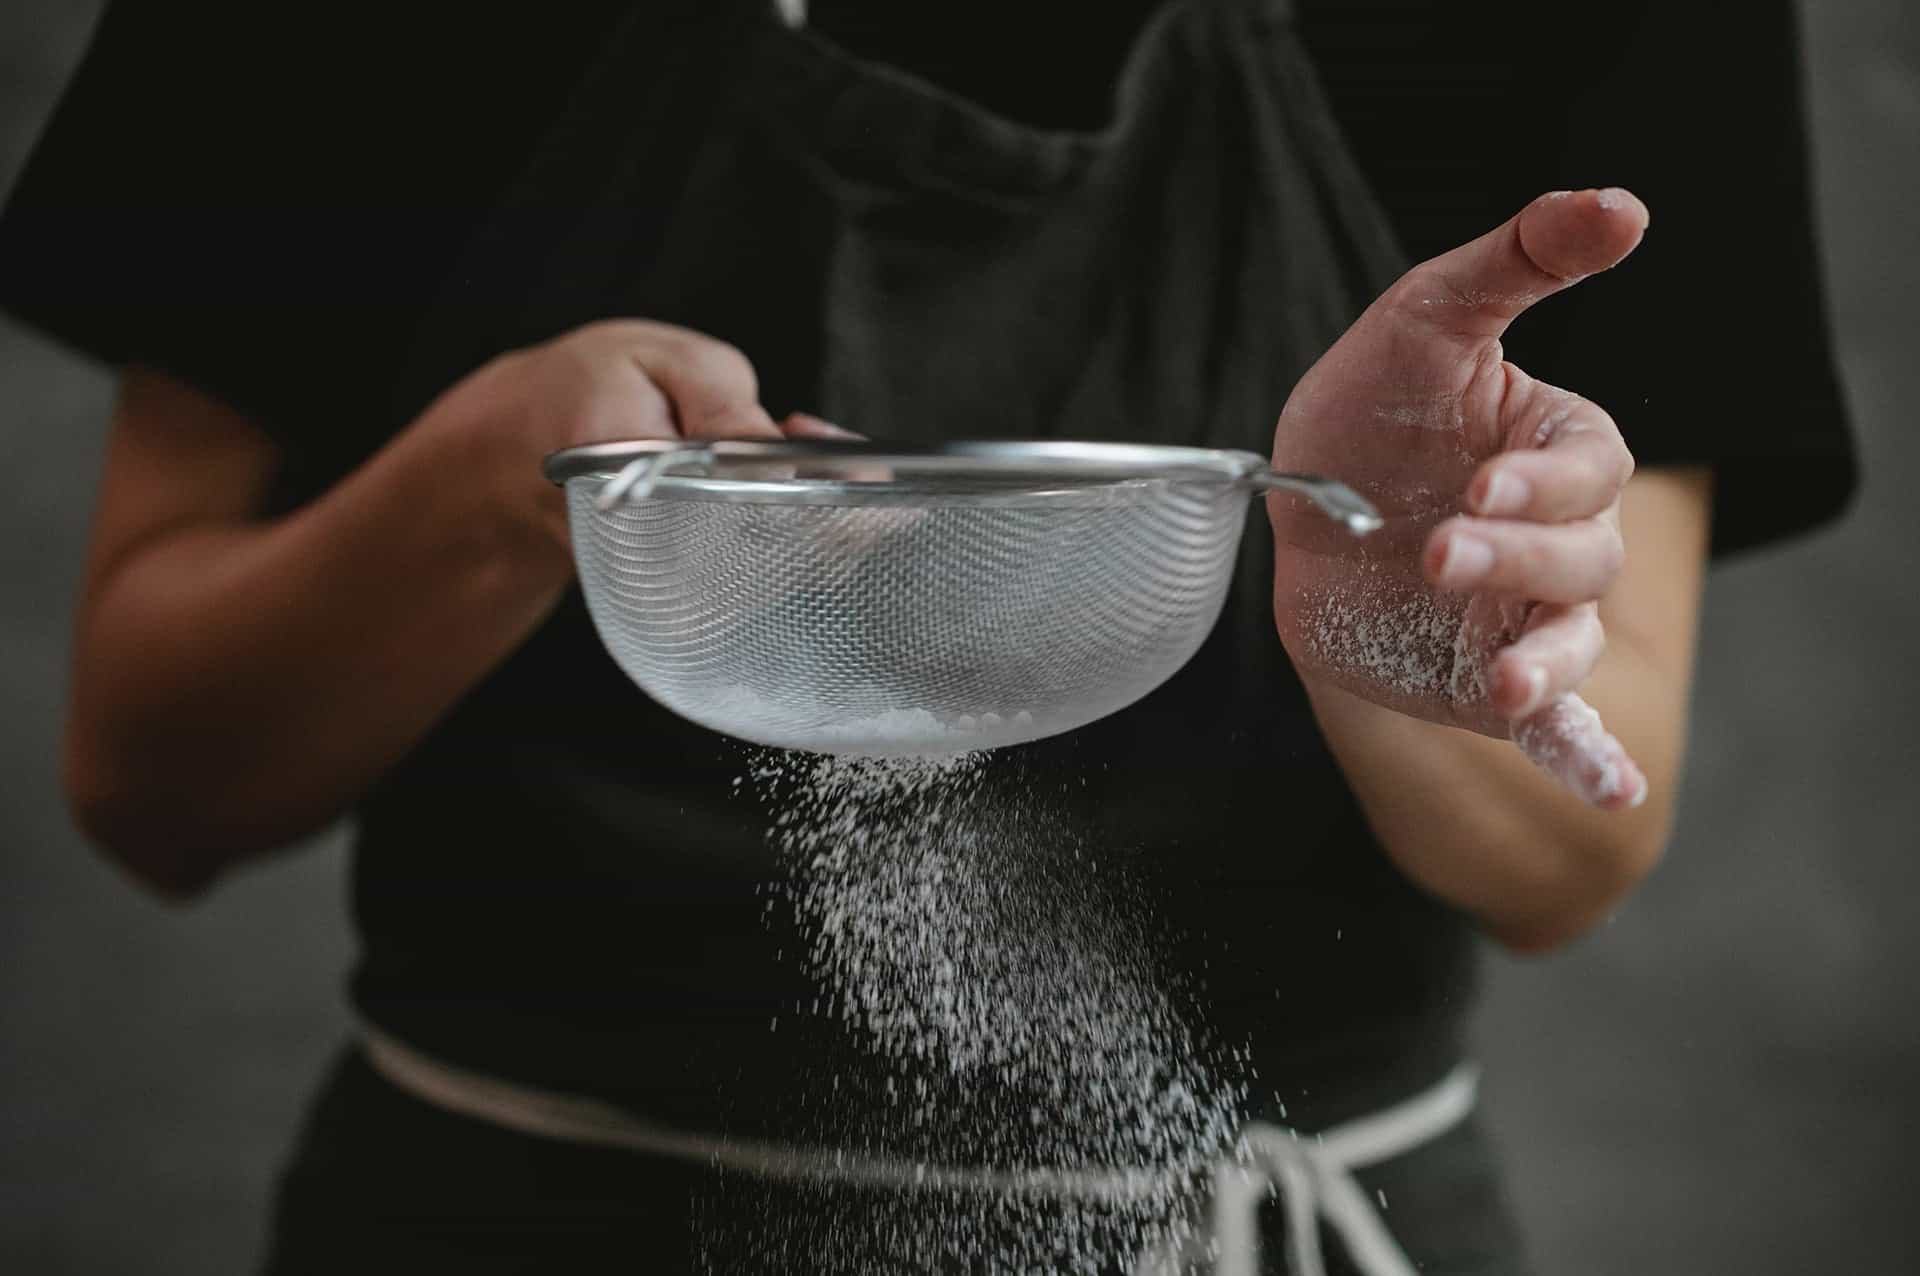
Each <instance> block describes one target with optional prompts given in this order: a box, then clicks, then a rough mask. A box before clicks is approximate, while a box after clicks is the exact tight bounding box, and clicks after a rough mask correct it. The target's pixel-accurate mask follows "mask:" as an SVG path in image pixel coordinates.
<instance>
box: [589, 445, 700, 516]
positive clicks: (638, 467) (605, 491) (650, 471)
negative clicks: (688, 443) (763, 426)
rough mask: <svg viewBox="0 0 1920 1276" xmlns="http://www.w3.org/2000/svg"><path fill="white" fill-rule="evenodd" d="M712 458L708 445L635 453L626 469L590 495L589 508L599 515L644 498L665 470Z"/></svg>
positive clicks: (649, 493) (650, 492) (664, 473)
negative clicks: (590, 505)
mask: <svg viewBox="0 0 1920 1276" xmlns="http://www.w3.org/2000/svg"><path fill="white" fill-rule="evenodd" d="M712 459H713V449H712V448H709V447H683V448H674V449H673V450H671V451H668V452H652V453H649V454H648V455H646V456H636V457H635V458H633V460H631V461H629V462H627V465H626V468H625V469H623V470H621V471H620V472H619V473H618V474H616V475H614V476H613V477H612V478H610V479H608V480H607V482H606V486H604V487H602V488H601V489H600V490H599V491H598V492H597V493H595V494H594V498H593V507H594V508H595V509H597V510H599V511H600V512H601V513H602V514H605V513H606V512H607V511H609V510H611V509H613V508H614V506H616V505H626V504H628V503H630V502H633V501H644V500H646V499H647V497H648V496H649V495H651V494H652V492H653V485H654V484H655V483H658V482H659V481H660V480H661V479H662V478H664V477H666V473H667V471H668V470H670V469H672V468H673V467H674V466H676V465H684V464H686V463H687V462H689V461H700V462H707V461H711V460H712Z"/></svg>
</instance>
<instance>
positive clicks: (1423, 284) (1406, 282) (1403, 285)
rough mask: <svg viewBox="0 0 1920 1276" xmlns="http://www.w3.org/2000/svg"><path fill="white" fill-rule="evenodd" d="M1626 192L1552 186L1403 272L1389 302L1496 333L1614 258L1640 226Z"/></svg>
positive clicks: (1417, 314) (1469, 332)
mask: <svg viewBox="0 0 1920 1276" xmlns="http://www.w3.org/2000/svg"><path fill="white" fill-rule="evenodd" d="M1647 221H1648V214H1647V208H1646V205H1644V204H1642V203H1641V202H1640V201H1639V200H1638V199H1637V198H1635V197H1634V196H1633V195H1632V194H1631V193H1630V192H1628V191H1624V190H1621V189H1619V188H1618V187H1609V188H1608V189H1606V190H1585V191H1555V192H1553V193H1552V194H1549V195H1542V196H1541V197H1540V198H1539V199H1536V200H1534V201H1533V202H1532V203H1531V204H1528V205H1527V206H1526V207H1525V208H1524V209H1522V210H1521V211H1520V213H1519V215H1518V216H1516V217H1514V218H1513V219H1512V220H1511V221H1509V222H1507V223H1506V224H1505V225H1504V226H1501V227H1500V228H1499V229H1498V230H1495V231H1491V232H1489V233H1487V234H1485V235H1482V236H1481V237H1480V238H1479V239H1476V240H1474V241H1473V242H1472V243H1469V244H1463V245H1461V246H1460V247H1459V248H1456V249H1454V250H1453V251H1452V252H1449V253H1444V254H1442V255H1441V256H1439V257H1435V258H1433V259H1432V260H1431V261H1427V262H1425V263H1423V264H1421V265H1419V266H1416V267H1414V268H1413V269H1412V270H1411V271H1408V272H1407V274H1406V275H1405V276H1403V277H1402V278H1401V280H1400V282H1399V283H1397V284H1395V285H1394V287H1393V288H1392V289H1391V290H1390V291H1389V292H1388V294H1387V301H1388V304H1389V305H1390V306H1392V308H1394V309H1395V310H1397V311H1400V312H1401V313H1403V314H1405V315H1407V316H1408V317H1410V318H1414V319H1417V320H1419V321H1421V322H1423V323H1427V324H1431V325H1433V326H1435V327H1438V328H1440V329H1442V330H1443V331H1445V332H1447V333H1449V334H1452V335H1458V336H1463V337H1473V338H1497V337H1499V336H1500V334H1501V333H1503V332H1505V331H1506V328H1507V325H1508V324H1510V323H1512V322H1513V320H1514V319H1515V318H1516V317H1518V316H1519V315H1520V314H1521V313H1522V312H1523V311H1525V310H1526V309H1527V307H1529V306H1531V305H1533V304H1534V303H1535V302H1537V301H1539V300H1541V299H1542V298H1543V297H1550V296H1552V295H1553V294H1554V293H1556V292H1559V291H1560V290H1561V289H1563V288H1566V287H1569V286H1571V285H1572V284H1574V283H1577V282H1578V281H1580V280H1581V279H1584V278H1586V277H1587V276H1588V275H1592V274H1597V273H1598V272H1600V271H1602V270H1606V269H1607V268H1608V267H1610V266H1613V265H1614V264H1615V263H1617V262H1619V261H1620V260H1621V259H1622V258H1623V257H1625V256H1626V255H1627V254H1628V253H1630V252H1632V251H1633V249H1634V247H1635V246H1636V245H1638V244H1639V242H1640V237H1641V236H1642V235H1643V234H1645V233H1646V229H1647Z"/></svg>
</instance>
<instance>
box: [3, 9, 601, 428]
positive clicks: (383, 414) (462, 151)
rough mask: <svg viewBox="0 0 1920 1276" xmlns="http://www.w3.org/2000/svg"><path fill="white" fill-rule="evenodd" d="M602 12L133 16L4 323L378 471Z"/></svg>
mask: <svg viewBox="0 0 1920 1276" xmlns="http://www.w3.org/2000/svg"><path fill="white" fill-rule="evenodd" d="M611 8H612V5H611V4H602V5H601V6H599V10H598V11H597V12H598V13H599V15H600V16H602V17H604V15H605V13H606V12H607V11H609V10H611ZM595 13H596V10H595V9H594V8H593V7H592V6H571V7H570V6H561V7H560V10H559V11H556V12H549V11H542V15H541V16H540V17H539V19H538V20H537V21H534V22H526V21H525V19H526V15H525V14H523V13H514V6H461V7H459V8H457V9H456V8H455V7H453V6H451V5H446V6H438V5H432V4H427V5H400V6H392V7H390V8H387V9H377V8H366V7H362V6H338V7H329V6H320V7H318V8H314V7H307V8H296V9H286V8H284V7H275V6H265V5H254V6H240V5H234V4H228V3H210V2H209V0H198V2H191V0H176V2H175V3H166V4H162V3H157V2H155V0H115V2H114V3H112V4H110V6H109V7H108V9H107V11H106V13H105V15H104V16H103V18H102V20H101V23H100V25H99V27H98V29H97V30H96V31H95V33H94V38H93V40H92V43H91V44H90V46H89V49H88V52H87V54H86V56H85V57H84V59H83V61H82V63H81V65H80V67H79V69H78V71H77V72H76V74H75V75H74V77H73V79H72V80H71V82H70V83H69V85H68V87H67V89H66V92H65V93H64V95H63V96H62V99H61V101H60V102H59V104H58V106H57V107H56V109H55V111H54V114H53V117H52V119H51V120H50V122H49V124H48V126H47V128H46V129H45V131H44V132H43V134H42V135H41V137H40V139H39V142H38V144H37V145H36V147H35V149H34V151H33V153H32V155H31V156H30V158H29V160H28V163H27V166H26V168H25V169H24V170H23V172H22V174H21V177H20V180H19V182H18V183H17V185H16V187H15V189H14V190H13V192H12V194H11V196H10V198H9V201H8V204H7V206H6V209H5V211H4V214H0V306H3V307H4V308H5V309H6V310H7V311H8V312H10V313H11V314H13V315H14V316H15V317H17V318H19V319H20V320H22V321H24V322H25V323H27V324H29V325H30V326H33V327H36V328H38V329H40V330H41V331H43V332H45V333H47V334H48V335H50V336H52V337H54V338H55V339H57V340H59V341H61V342H63V343H65V344H67V345H69V346H70V347H72V348H74V349H75V350H77V351H79V352H81V353H83V354H86V355H90V356H92V357H94V358H97V359H100V360H103V361H106V362H108V363H112V364H124V363H129V362H140V363H145V364H151V365H155V366H158V367H160V368H162V369H165V370H166V371H168V372H170V373H172V374H174V375H176V376H179V377H181V378H182V379H184V380H187V381H189V382H191V383H193V384H195V385H197V386H199V387H200V388H202V389H204V390H206V391H207V392H209V393H211V394H214V395H216V396H217V397H219V398H221V399H223V400H225V401H227V402H229V403H231V404H233V405H234V406H235V407H237V408H238V409H240V410H241V411H242V412H244V413H246V414H247V415H249V416H250V417H251V418H252V419H254V420H255V421H256V422H258V423H259V424H261V425H262V426H263V427H264V428H266V429H267V430H268V431H269V432H270V433H272V434H274V435H275V436H276V438H277V439H278V440H279V441H280V442H282V443H283V444H285V445H288V446H290V447H296V448H299V447H309V448H310V447H321V448H323V449H331V450H338V451H355V450H364V448H365V447H366V446H367V445H369V444H371V443H372V442H375V441H377V440H378V439H379V438H381V437H383V436H384V434H385V433H388V432H390V431H391V429H392V428H395V427H394V422H393V421H391V420H390V419H388V417H387V409H388V408H389V406H390V405H388V404H387V403H385V402H384V401H383V400H382V397H381V396H382V391H383V389H384V387H386V386H387V385H388V384H389V383H390V381H391V378H392V375H393V373H394V370H395V369H396V367H397V366H398V365H399V364H400V362H401V361H402V360H403V358H404V352H405V349H406V348H407V343H408V341H409V339H410V336H411V333H412V330H413V327H414V325H415V324H416V323H417V322H418V320H419V318H420V316H421V315H422V314H423V313H424V312H425V311H426V309H427V307H428V306H429V304H430V302H431V299H432V297H433V296H434V294H435V292H436V290H437V288H438V287H439V285H440V284H441V282H442V279H443V276H444V275H445V273H446V271H447V270H448V269H449V268H450V267H451V265H452V263H453V262H454V261H455V260H456V254H457V252H458V250H459V249H460V247H461V246H462V245H463V244H464V243H465V242H466V240H467V238H468V237H469V236H470V234H471V233H472V231H473V229H474V228H475V227H476V226H477V225H478V224H479V223H480V221H481V219H482V218H483V217H484V216H485V214H486V212H487V210H488V209H489V208H490V207H491V205H492V203H493V201H494V200H495V198H496V197H497V194H498V192H499V191H500V190H501V189H502V188H503V187H504V185H505V184H506V183H507V182H508V181H509V180H510V179H511V178H512V176H513V175H514V173H515V172H517V171H518V169H519V167H520V166H522V165H523V164H524V163H525V162H526V158H527V154H528V151H529V148H530V147H531V145H532V144H533V141H534V139H536V138H537V137H538V136H539V134H540V131H541V130H542V129H543V128H544V127H545V126H546V124H547V123H548V122H549V120H550V119H551V117H552V114H553V113H554V112H555V111H556V110H557V109H558V104H559V103H560V102H561V101H563V100H564V96H565V93H566V92H567V90H568V89H569V88H570V86H571V83H572V80H573V79H574V77H576V76H577V75H578V74H579V72H580V70H581V66H580V62H579V60H580V59H581V58H583V57H585V56H586V55H587V52H588V50H587V48H586V45H587V42H588V40H589V38H590V34H591V31H592V19H593V17H594V16H595ZM349 15H352V16H349ZM516 20H518V21H516ZM523 26H524V28H525V29H524V30H523V29H521V28H522V27H523Z"/></svg>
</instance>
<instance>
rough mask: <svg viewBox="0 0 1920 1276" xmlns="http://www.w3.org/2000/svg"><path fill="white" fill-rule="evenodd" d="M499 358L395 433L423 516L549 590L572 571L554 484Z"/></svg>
mask: <svg viewBox="0 0 1920 1276" xmlns="http://www.w3.org/2000/svg"><path fill="white" fill-rule="evenodd" d="M516 358H517V356H515V355H503V356H501V357H500V358H498V359H496V360H494V361H493V362H492V363H489V364H487V365H486V366H485V367H483V368H481V369H480V370H479V371H477V372H475V373H473V374H472V375H471V376H469V377H468V378H467V379H466V380H464V381H462V382H461V383H460V384H459V385H458V386H456V387H455V388H454V389H453V390H451V391H449V392H448V393H447V394H446V395H444V396H442V398H441V399H440V400H438V401H436V402H435V403H434V404H433V405H432V406H431V407H429V408H428V409H427V411H426V412H425V413H423V414H422V415H421V416H420V418H419V419H417V420H416V421H415V422H414V424H413V425H412V426H411V427H409V428H408V429H407V430H406V431H404V432H403V433H402V434H401V436H400V437H399V439H398V440H396V445H395V446H396V451H397V452H398V453H399V454H400V455H399V456H397V457H396V458H395V459H396V461H397V462H398V463H399V464H400V466H401V467H402V468H403V469H405V470H407V471H409V472H410V474H411V477H410V479H409V481H408V483H407V486H408V488H409V490H410V491H413V492H415V493H417V494H419V499H420V503H421V504H420V508H421V512H422V516H423V517H428V518H431V519H433V520H435V521H436V522H438V523H439V524H440V525H441V526H442V527H443V528H444V530H445V532H446V533H447V535H448V536H449V537H450V538H452V539H454V540H456V541H459V542H461V543H463V544H465V545H466V546H467V547H468V548H469V549H470V550H471V551H472V553H474V554H476V555H479V556H481V557H483V558H484V559H486V560H488V561H491V562H493V563H494V564H496V565H497V566H499V567H501V568H502V569H508V570H510V571H511V573H512V574H513V575H515V576H518V577H522V578H524V579H526V580H527V581H528V582H529V583H530V584H532V585H535V586H536V587H538V586H545V587H548V588H551V589H553V590H555V591H557V590H559V589H560V588H563V587H564V586H565V585H566V583H567V582H568V581H569V580H570V579H571V576H572V573H573V556H572V550H571V547H570V541H569V538H568V535H567V517H566V502H565V499H564V496H563V494H562V492H561V490H560V489H559V488H558V487H556V486H554V485H553V484H552V483H550V482H548V481H547V479H546V476H545V475H544V474H542V473H541V471H540V461H541V455H540V449H539V446H538V444H537V442H536V441H535V440H536V438H537V436H536V435H535V433H534V432H533V431H532V430H531V429H529V428H527V423H526V422H524V421H521V420H518V419H516V418H517V417H519V416H523V415H524V410H523V409H522V408H521V406H520V400H519V396H516V395H513V394H511V393H510V392H509V387H508V386H507V384H506V378H507V377H509V376H510V375H511V374H512V361H513V360H514V359H516Z"/></svg>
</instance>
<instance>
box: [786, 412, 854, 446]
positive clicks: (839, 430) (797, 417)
mask: <svg viewBox="0 0 1920 1276" xmlns="http://www.w3.org/2000/svg"><path fill="white" fill-rule="evenodd" d="M780 432H781V433H782V434H784V435H786V436H787V437H788V438H790V439H825V440H827V441H828V442H835V441H845V440H855V439H865V438H866V437H867V436H866V435H864V434H856V433H854V432H853V431H852V430H849V429H847V428H846V427H845V426H839V425H835V424H834V423H833V422H831V421H828V420H824V419H822V418H820V417H817V416H814V415H813V414H812V413H810V412H789V413H788V414H787V415H786V416H785V417H784V418H783V419H782V420H781V422H780Z"/></svg>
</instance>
